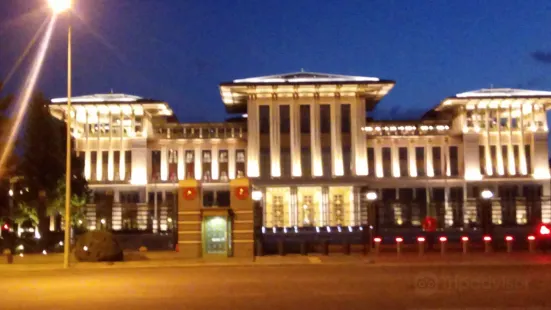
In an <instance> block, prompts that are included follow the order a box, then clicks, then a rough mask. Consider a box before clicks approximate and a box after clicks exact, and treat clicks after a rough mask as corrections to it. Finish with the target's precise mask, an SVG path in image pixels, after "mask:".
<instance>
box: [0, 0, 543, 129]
mask: <svg viewBox="0 0 551 310" xmlns="http://www.w3.org/2000/svg"><path fill="white" fill-rule="evenodd" d="M74 1H75V3H76V8H75V10H76V16H75V17H74V18H73V25H74V42H73V43H74V46H73V55H74V67H73V74H74V82H73V83H74V84H73V86H74V88H73V92H74V95H75V96H76V95H85V94H92V93H108V92H110V91H111V89H112V90H113V91H114V92H116V93H127V94H133V95H138V96H142V97H146V98H154V99H159V100H163V101H167V102H168V103H169V104H170V105H171V106H172V108H173V110H174V112H175V113H176V115H177V116H178V118H179V120H180V121H221V120H223V119H224V118H225V117H226V116H227V115H226V114H225V111H224V108H223V104H222V101H221V99H220V94H219V90H218V84H219V83H220V82H224V81H230V80H233V79H236V78H246V77H253V76H262V75H271V74H278V73H288V72H295V71H300V70H301V69H304V70H305V71H312V72H326V73H337V74H350V75H362V76H376V77H379V78H383V79H391V80H395V81H396V86H395V88H394V89H393V90H392V91H391V92H390V94H389V95H388V96H387V97H386V98H384V99H383V100H382V101H381V102H380V103H379V106H378V108H377V111H376V116H378V117H396V118H407V117H415V116H419V115H420V114H422V113H423V112H424V111H425V110H427V109H430V108H431V107H432V106H434V105H436V104H438V103H439V102H440V101H441V100H442V99H443V98H445V97H447V96H452V95H454V94H456V93H459V92H463V91H468V90H474V89H479V88H489V87H491V86H493V87H496V88H497V87H513V88H517V87H520V88H529V89H543V90H551V77H550V75H551V2H550V1H548V0H547V1H544V0H541V1H531V0H519V1H512V0H509V1H504V0H485V1H428V0H422V1H411V0H409V1H408V0H403V1H391V0H381V1H370V0H358V1H355V0H354V1H353V0H341V1H333V0H331V1H329V0H328V1H322V0H293V1H289V0H279V1H271V0H264V1H255V0H200V1H199V0H195V1H188V0H74ZM45 3H46V0H0V80H2V79H4V78H5V76H6V74H7V72H8V71H9V70H10V68H11V67H12V66H13V63H14V62H15V61H16V60H17V58H18V57H19V55H21V54H22V53H23V51H24V49H25V46H26V44H27V43H28V42H29V41H30V40H31V38H32V36H33V34H34V33H35V32H36V31H37V29H38V28H39V26H40V24H41V23H42V22H43V21H44V20H45V19H46V18H47V17H48V16H49V14H50V11H49V10H48V9H47V7H46V6H45ZM66 29H67V19H66V18H65V17H63V18H62V20H60V22H59V23H58V24H57V26H56V29H55V36H54V40H53V42H52V45H51V48H50V49H49V51H48V56H47V62H46V64H45V66H44V68H43V72H42V75H41V78H40V82H39V89H40V90H41V91H43V92H44V93H45V94H46V95H47V96H49V97H64V96H66V90H65V89H66V80H65V79H66V73H65V71H66V57H67V56H66ZM33 52H34V50H33ZM31 55H32V56H34V53H33V54H31ZM27 70H28V63H24V64H23V66H21V67H20V68H19V70H18V75H16V77H15V78H13V79H12V80H10V81H9V82H8V85H7V88H8V90H16V89H17V88H18V87H19V86H20V85H21V77H22V76H24V74H26V72H27Z"/></svg>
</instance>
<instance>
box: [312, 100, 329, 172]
mask: <svg viewBox="0 0 551 310" xmlns="http://www.w3.org/2000/svg"><path fill="white" fill-rule="evenodd" d="M320 130H321V129H320V104H319V93H315V94H314V102H313V103H312V104H310V149H311V153H312V175H313V176H314V177H321V176H323V164H324V163H323V160H322V156H321V131H320ZM325 164H326V165H328V164H329V163H325Z"/></svg>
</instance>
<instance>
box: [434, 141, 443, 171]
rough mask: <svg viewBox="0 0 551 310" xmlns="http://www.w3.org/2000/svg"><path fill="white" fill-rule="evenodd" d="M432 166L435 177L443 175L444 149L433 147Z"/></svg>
mask: <svg viewBox="0 0 551 310" xmlns="http://www.w3.org/2000/svg"><path fill="white" fill-rule="evenodd" d="M432 166H433V169H434V175H435V176H441V175H442V148H441V147H439V146H434V147H432Z"/></svg>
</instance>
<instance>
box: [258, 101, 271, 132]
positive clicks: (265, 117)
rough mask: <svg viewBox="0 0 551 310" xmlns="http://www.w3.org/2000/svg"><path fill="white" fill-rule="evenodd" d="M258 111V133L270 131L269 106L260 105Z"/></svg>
mask: <svg viewBox="0 0 551 310" xmlns="http://www.w3.org/2000/svg"><path fill="white" fill-rule="evenodd" d="M258 112H259V117H258V121H259V124H258V125H259V128H260V133H262V134H269V133H270V106H268V105H261V106H259V107H258Z"/></svg>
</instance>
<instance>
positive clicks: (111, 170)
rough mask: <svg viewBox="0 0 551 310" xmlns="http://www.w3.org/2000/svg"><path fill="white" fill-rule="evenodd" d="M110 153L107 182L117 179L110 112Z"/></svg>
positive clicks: (110, 114) (110, 115) (109, 115)
mask: <svg viewBox="0 0 551 310" xmlns="http://www.w3.org/2000/svg"><path fill="white" fill-rule="evenodd" d="M108 117H109V152H108V153H107V180H109V181H113V180H114V179H115V162H114V156H115V155H114V151H113V113H112V112H111V111H109V114H108Z"/></svg>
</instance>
